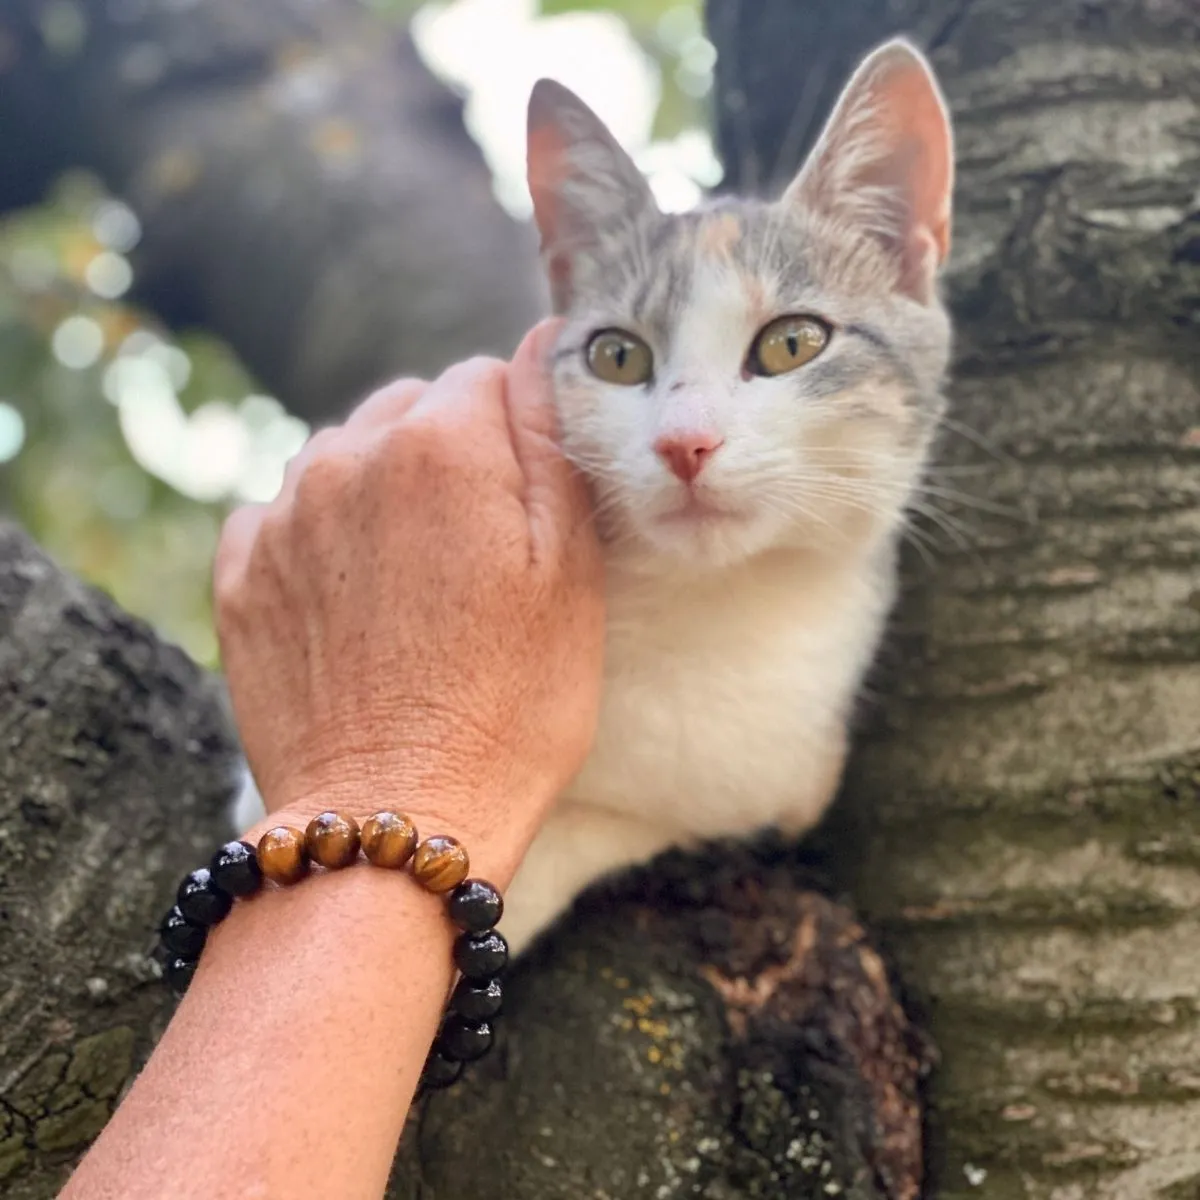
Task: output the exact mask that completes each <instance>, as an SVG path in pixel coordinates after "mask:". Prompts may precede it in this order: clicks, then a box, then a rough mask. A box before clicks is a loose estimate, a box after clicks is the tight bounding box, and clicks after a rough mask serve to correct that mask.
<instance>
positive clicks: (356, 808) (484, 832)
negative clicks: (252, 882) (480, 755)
mask: <svg viewBox="0 0 1200 1200" xmlns="http://www.w3.org/2000/svg"><path fill="white" fill-rule="evenodd" d="M487 807H488V801H487V798H486V797H481V796H478V795H476V796H465V795H464V794H463V793H461V792H460V791H458V790H457V789H455V788H451V787H446V788H443V789H439V790H435V791H432V792H430V791H424V790H423V791H422V792H420V793H419V794H418V793H415V792H414V791H413V790H412V789H408V788H405V787H402V786H397V785H396V784H395V783H387V784H384V783H382V782H381V783H378V784H377V785H375V786H372V787H363V786H360V785H357V784H353V783H340V784H336V785H327V786H324V787H322V788H320V789H317V790H313V791H309V792H306V793H304V794H302V795H293V796H291V797H290V798H289V799H288V800H287V801H286V802H285V803H284V804H283V805H282V806H280V807H275V808H273V810H272V811H271V812H269V813H268V814H267V815H266V816H265V817H263V818H262V819H261V820H259V821H257V822H255V824H254V825H252V826H251V827H250V828H249V829H248V830H247V831H246V832H245V833H244V834H242V835H241V840H242V841H245V842H248V843H250V844H251V845H253V846H257V845H258V842H259V839H260V838H261V837H262V836H263V835H264V834H265V833H267V832H268V831H269V830H271V829H275V828H276V827H278V826H280V825H284V826H289V827H291V828H293V829H298V830H300V831H301V832H304V831H305V830H306V829H307V827H308V824H309V822H310V821H311V820H312V819H313V818H314V817H317V816H319V815H320V814H321V813H326V812H336V813H338V814H339V815H341V816H344V817H348V818H350V819H352V820H353V821H355V822H356V823H357V825H358V826H359V828H360V829H362V827H363V826H364V824H365V823H366V822H367V821H368V820H369V819H370V818H371V817H372V816H374V815H375V814H376V813H379V812H383V811H390V812H395V813H402V814H403V815H404V816H406V817H408V818H409V820H411V821H412V822H413V824H414V825H415V826H416V830H417V838H418V841H419V842H421V841H424V840H425V839H426V838H429V837H432V836H435V835H438V836H443V837H450V838H453V839H454V840H455V841H457V842H458V843H459V844H460V845H461V846H462V848H463V849H464V850H465V851H466V853H467V856H468V858H469V860H470V869H469V874H470V875H471V876H473V877H475V878H482V879H486V880H488V881H489V882H490V883H492V884H494V885H495V886H496V887H497V888H499V889H500V890H501V891H504V890H505V889H507V887H508V885H509V883H510V882H511V881H512V878H513V876H514V875H515V873H516V870H517V867H518V866H519V865H520V862H521V859H522V858H523V857H524V854H525V851H526V849H527V848H528V844H529V842H530V841H531V840H532V837H533V834H534V833H535V832H536V825H535V823H534V822H533V821H531V822H529V828H528V829H525V828H523V827H521V826H519V825H518V824H517V823H514V822H513V821H504V822H499V821H482V820H479V819H472V818H471V817H470V816H468V817H467V818H466V819H464V818H463V817H462V816H461V815H458V814H461V813H462V812H463V811H464V810H466V811H467V812H468V813H474V812H475V811H476V810H480V809H486V808H487ZM503 807H504V808H507V807H508V806H507V805H505V806H503ZM545 807H548V806H538V811H543V810H544V808H545ZM445 813H450V814H454V815H451V816H445V815H443V814H445Z"/></svg>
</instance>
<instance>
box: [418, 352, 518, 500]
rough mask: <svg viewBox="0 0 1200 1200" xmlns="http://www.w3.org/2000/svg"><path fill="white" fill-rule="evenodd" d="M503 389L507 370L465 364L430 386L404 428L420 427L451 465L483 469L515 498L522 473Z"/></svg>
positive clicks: (490, 362)
mask: <svg viewBox="0 0 1200 1200" xmlns="http://www.w3.org/2000/svg"><path fill="white" fill-rule="evenodd" d="M507 384H508V378H507V364H506V363H504V362H502V361H501V360H500V359H495V358H482V357H480V358H472V359H468V360H467V361H466V362H462V363H458V364H456V365H455V366H453V367H450V368H448V369H447V370H446V371H444V372H443V373H442V374H441V375H440V376H439V377H438V378H437V379H436V380H434V382H433V383H431V384H430V385H429V387H428V388H427V389H426V390H425V393H424V394H423V395H422V396H421V397H420V399H419V400H418V401H417V402H416V404H414V405H413V407H412V408H411V409H410V411H409V414H408V417H407V418H406V422H407V423H411V424H412V425H414V427H415V426H416V425H417V424H418V423H419V424H421V425H423V426H425V427H426V429H427V430H428V431H431V432H432V433H433V434H434V436H436V437H437V438H438V439H440V440H441V441H443V443H444V448H445V449H446V450H447V451H449V453H450V454H451V455H452V456H453V457H454V458H455V459H457V460H459V461H463V462H471V463H473V464H475V465H477V466H483V467H486V468H487V469H488V471H489V473H490V474H493V475H494V477H496V478H499V479H500V480H501V481H502V482H503V483H504V485H505V486H506V487H508V488H509V489H510V490H511V491H512V492H513V494H514V495H520V494H521V487H522V479H521V470H520V467H519V465H518V463H517V459H516V455H515V453H514V451H513V445H512V437H511V433H510V430H509V421H508V407H507V404H506V402H505V392H506V390H507Z"/></svg>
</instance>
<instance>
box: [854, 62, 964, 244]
mask: <svg viewBox="0 0 1200 1200" xmlns="http://www.w3.org/2000/svg"><path fill="white" fill-rule="evenodd" d="M872 91H874V92H875V96H874V97H873V98H874V99H875V102H876V104H877V105H878V107H879V111H880V115H881V116H884V123H885V124H886V125H887V126H890V128H888V138H889V140H890V141H892V144H893V146H894V150H893V152H892V153H891V154H890V155H887V156H886V157H885V158H884V159H882V160H881V162H880V163H879V166H880V168H882V174H884V175H885V176H890V178H883V179H880V180H878V182H880V183H886V184H888V185H889V186H892V187H897V188H899V189H900V190H901V191H903V192H904V193H905V194H906V196H907V198H908V205H909V212H910V214H911V220H912V224H913V225H914V226H916V227H917V228H918V229H921V228H923V229H925V230H927V231H928V232H929V235H930V236H931V237H932V239H933V245H934V247H935V248H936V252H937V262H939V263H941V262H942V261H944V260H945V258H946V255H947V254H948V253H949V251H950V197H951V192H952V190H953V187H954V179H953V172H954V166H953V160H952V152H951V137H950V127H949V123H948V121H947V119H946V112H945V109H944V108H943V106H942V103H941V100H940V99H939V97H938V95H937V93H936V92H935V91H934V88H933V84H932V80H930V78H929V76H928V75H927V74H926V72H925V70H924V68H923V67H922V66H921V65H920V63H919V62H917V61H916V60H909V62H907V63H905V64H904V65H903V66H900V67H897V68H893V69H892V70H890V71H887V72H885V73H884V74H883V76H882V78H881V79H880V80H879V88H878V91H875V89H874V88H873V89H872ZM884 114H886V116H885V115H884Z"/></svg>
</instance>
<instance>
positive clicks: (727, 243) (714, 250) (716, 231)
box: [696, 212, 743, 258]
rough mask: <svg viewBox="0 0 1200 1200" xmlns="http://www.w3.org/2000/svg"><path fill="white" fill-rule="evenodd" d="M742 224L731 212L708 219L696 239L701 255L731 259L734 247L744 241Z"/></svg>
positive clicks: (703, 223) (702, 224)
mask: <svg viewBox="0 0 1200 1200" xmlns="http://www.w3.org/2000/svg"><path fill="white" fill-rule="evenodd" d="M742 233H743V230H742V223H741V221H739V220H738V218H737V217H736V216H734V214H733V213H731V212H724V213H718V214H717V215H715V216H711V217H706V218H705V219H704V221H703V222H702V223H701V225H700V232H699V234H698V235H697V237H696V248H697V249H698V250H699V251H700V253H701V254H711V255H713V256H714V257H715V258H729V257H730V256H731V255H732V254H733V250H734V247H735V246H736V245H737V244H738V243H739V242H740V241H741V240H742Z"/></svg>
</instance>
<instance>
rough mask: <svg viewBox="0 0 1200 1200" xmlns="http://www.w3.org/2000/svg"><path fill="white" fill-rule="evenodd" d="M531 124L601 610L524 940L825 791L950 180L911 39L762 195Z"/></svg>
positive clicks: (928, 408)
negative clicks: (620, 884) (704, 184)
mask: <svg viewBox="0 0 1200 1200" xmlns="http://www.w3.org/2000/svg"><path fill="white" fill-rule="evenodd" d="M528 138H529V141H528V172H529V186H530V192H531V195H532V197H533V203H534V215H535V220H536V223H537V226H538V229H539V232H540V234H541V241H542V255H543V261H544V263H545V267H546V270H547V273H548V276H549V282H550V291H551V295H552V300H553V307H554V311H555V313H556V314H558V315H560V316H561V317H563V318H564V321H565V323H564V325H563V328H562V331H561V334H560V336H559V339H558V342H557V346H556V349H555V351H554V354H553V365H552V372H553V381H554V389H555V395H556V401H557V406H558V412H559V418H560V426H561V431H562V435H561V436H562V444H563V448H564V451H565V453H566V454H567V455H568V457H569V458H571V459H572V460H573V461H574V462H575V463H576V464H577V465H578V467H579V468H580V469H581V471H582V472H583V473H584V474H585V475H586V477H587V478H588V480H589V482H590V485H591V488H592V491H593V495H594V500H595V513H596V515H595V519H596V521H597V524H598V529H599V532H600V535H601V538H602V540H603V542H604V545H605V551H606V592H607V614H608V618H607V619H608V625H607V638H606V649H605V677H604V691H603V697H602V701H601V714H600V722H599V729H598V733H597V736H596V741H595V743H594V746H593V748H592V751H591V754H590V756H589V757H588V759H587V761H586V763H585V764H584V766H583V768H582V770H581V772H580V773H579V774H578V776H577V777H576V778H575V780H574V781H573V782H572V784H571V786H570V787H569V788H568V789H567V791H566V793H565V794H564V795H563V796H562V797H561V798H560V799H559V801H558V804H557V805H556V807H555V809H554V810H553V811H552V813H551V815H550V817H549V819H548V820H547V822H546V824H545V826H544V827H543V829H542V831H541V832H540V833H539V835H538V837H537V838H536V839H535V841H534V844H533V846H532V848H531V849H530V852H529V854H528V856H527V858H526V860H525V862H524V863H523V864H522V866H521V867H520V869H519V871H518V873H517V876H516V878H515V880H514V881H513V884H512V886H511V888H510V889H509V892H508V894H507V896H506V897H505V916H504V921H503V923H502V929H503V931H504V933H505V936H506V937H507V938H508V940H509V943H510V946H511V947H512V949H513V951H514V953H517V952H520V951H521V950H523V949H524V948H525V947H526V946H527V945H528V944H529V942H530V941H531V940H532V939H533V938H534V937H535V936H536V935H537V934H538V933H539V932H540V931H542V930H543V929H544V928H545V927H546V926H547V925H548V924H549V923H550V922H551V921H552V920H553V919H554V918H555V917H556V916H557V915H558V914H559V913H560V912H562V910H563V909H564V908H565V907H566V906H567V905H568V904H569V903H570V902H571V900H572V899H573V898H574V897H575V896H576V895H577V894H578V893H579V892H580V891H581V890H582V889H583V888H585V887H586V886H587V885H588V884H590V883H592V882H594V881H596V880H597V879H599V878H600V877H602V876H605V875H608V874H610V873H612V872H614V871H617V870H619V869H620V868H622V867H627V866H630V865H632V864H634V863H637V862H641V861H645V860H647V859H649V858H651V857H652V856H654V855H655V854H657V853H659V852H660V851H663V850H665V849H667V848H669V847H673V846H686V845H688V844H689V843H695V842H696V841H698V840H702V839H710V838H715V837H723V836H735V837H736V836H744V835H748V834H751V833H753V832H756V831H758V830H761V829H764V828H766V827H770V826H776V827H779V828H781V829H782V830H783V831H784V832H785V833H787V834H789V835H799V834H800V833H802V832H804V831H805V830H807V829H809V828H811V827H812V826H813V825H814V824H815V823H816V822H817V821H818V820H819V819H820V817H821V816H822V815H823V814H824V812H825V810H826V808H827V806H828V804H829V802H830V800H831V799H832V798H833V796H834V794H835V792H836V791H837V788H838V785H839V782H840V779H841V775H842V768H843V763H844V759H845V754H846V748H847V740H848V726H849V721H850V716H851V709H852V706H853V704H854V701H855V699H856V695H857V693H858V690H859V688H860V686H861V683H862V679H863V676H864V674H865V672H866V671H867V669H868V667H869V666H870V664H871V661H872V659H873V657H874V655H875V653H876V650H877V646H878V642H879V640H880V637H881V635H882V631H883V627H884V624H885V621H886V619H887V616H888V613H889V610H890V608H891V606H892V603H893V599H894V595H895V591H896V583H897V568H896V556H897V545H898V541H899V536H900V533H901V530H902V528H903V524H904V520H905V510H906V507H907V505H908V504H909V502H910V501H911V500H912V499H913V498H914V497H915V494H916V491H917V489H918V487H919V485H920V481H921V477H922V475H923V472H924V470H925V467H926V465H927V460H928V456H929V452H930V447H931V443H932V439H933V437H934V435H935V432H936V430H937V427H938V425H939V420H940V417H941V415H942V413H943V411H944V405H945V402H944V399H943V384H944V378H945V374H946V370H947V367H948V362H949V355H950V344H951V329H950V321H949V317H948V314H947V312H946V309H945V307H944V305H943V304H942V302H941V299H940V296H939V289H938V276H939V269H940V267H941V265H942V263H943V262H944V260H945V258H946V255H947V252H948V249H949V238H950V209H951V193H952V189H953V172H954V161H953V160H954V154H953V144H952V133H951V127H950V120H949V116H948V113H947V108H946V105H945V103H944V101H943V99H942V96H941V93H940V91H939V88H938V84H937V82H936V80H935V78H934V75H933V72H932V70H931V68H930V66H929V64H928V63H927V61H926V60H925V58H924V57H923V56H922V54H921V53H920V52H919V51H918V50H917V49H916V48H915V47H913V46H912V45H911V44H909V43H908V42H907V41H906V40H904V39H896V40H893V41H891V42H889V43H887V44H885V45H883V46H881V47H880V48H878V49H877V50H875V51H874V52H873V53H872V54H870V55H869V56H868V57H867V58H866V59H865V60H864V61H863V63H862V64H861V65H860V66H859V68H858V70H857V71H856V72H855V73H854V75H853V77H852V78H851V80H850V81H849V83H848V84H847V85H846V87H845V89H844V91H843V92H842V95H841V97H840V98H839V100H838V103H837V105H836V106H835V108H834V111H833V114H832V115H831V117H830V118H829V120H828V122H827V124H826V126H825V128H824V130H823V132H822V134H821V136H820V138H819V139H818V141H817V143H816V144H815V146H814V148H813V150H812V152H811V153H810V155H809V156H808V158H807V160H806V162H805V164H804V165H803V166H802V168H801V169H800V171H799V173H798V174H797V176H796V178H795V179H794V180H793V182H792V183H791V184H790V185H789V186H788V187H787V188H786V189H785V191H784V193H783V195H782V197H781V198H779V199H778V200H775V201H765V200H756V199H747V198H717V199H713V200H708V201H706V202H704V203H702V204H701V205H700V206H699V207H698V208H696V209H694V210H692V211H690V212H687V213H682V214H664V213H662V212H661V211H660V210H659V209H658V207H657V206H656V204H655V201H654V198H653V194H652V192H651V190H650V187H649V185H648V184H647V182H646V180H645V179H644V178H643V176H642V175H641V174H640V173H639V171H638V170H637V168H636V167H635V165H634V163H633V161H632V160H631V159H630V157H629V156H628V155H627V154H626V153H625V151H624V150H623V149H622V148H621V147H620V146H619V145H618V144H617V142H616V140H615V139H614V138H613V136H612V135H611V134H610V132H609V131H608V129H607V128H606V127H605V126H604V124H603V123H602V122H601V121H600V119H599V118H598V117H597V116H596V115H595V114H594V113H593V112H592V111H591V109H589V108H588V107H587V106H586V105H585V104H584V103H583V102H582V101H581V100H579V99H578V98H577V97H576V96H575V95H574V94H573V93H571V92H570V91H568V90H567V89H566V88H565V87H563V86H562V85H560V84H558V83H555V82H553V81H550V80H541V81H539V82H538V83H537V84H536V85H535V87H534V89H533V92H532V95H531V97H530V103H529V122H528ZM258 812H259V813H260V814H261V808H259V810H258ZM247 816H250V817H251V819H253V817H252V814H250V813H247V812H243V814H242V816H241V818H240V819H242V820H243V827H244V825H245V824H248V823H249V821H247V820H246V819H245V818H246V817H247Z"/></svg>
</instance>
